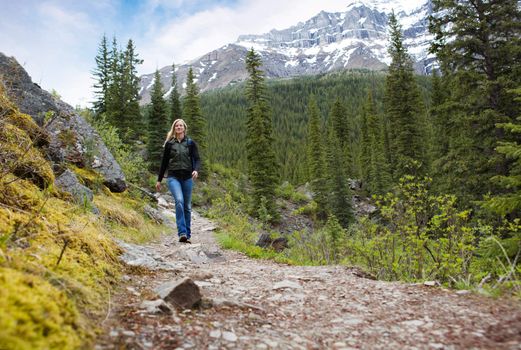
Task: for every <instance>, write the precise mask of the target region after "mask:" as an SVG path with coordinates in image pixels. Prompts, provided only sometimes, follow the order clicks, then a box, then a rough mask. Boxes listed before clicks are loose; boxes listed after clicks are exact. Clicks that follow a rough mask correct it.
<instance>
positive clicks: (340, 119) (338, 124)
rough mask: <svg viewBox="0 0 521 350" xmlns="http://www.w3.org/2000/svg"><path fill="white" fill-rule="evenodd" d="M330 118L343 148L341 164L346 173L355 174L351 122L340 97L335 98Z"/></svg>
mask: <svg viewBox="0 0 521 350" xmlns="http://www.w3.org/2000/svg"><path fill="white" fill-rule="evenodd" d="M330 118H331V120H332V123H333V130H334V131H335V135H336V136H337V139H338V141H339V142H340V149H341V150H342V156H341V158H340V159H339V160H338V161H339V165H340V166H342V167H343V168H345V171H346V174H348V175H352V174H353V169H352V168H353V167H352V164H353V160H352V158H351V149H350V148H351V143H350V140H351V136H350V134H349V124H348V120H347V112H346V109H345V107H344V105H343V104H342V102H341V101H340V98H337V99H336V100H335V103H334V104H333V107H331V113H330Z"/></svg>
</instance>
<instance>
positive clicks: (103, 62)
mask: <svg viewBox="0 0 521 350" xmlns="http://www.w3.org/2000/svg"><path fill="white" fill-rule="evenodd" d="M95 61H96V68H95V69H94V71H93V72H92V74H93V76H94V79H95V80H96V83H95V84H94V89H95V90H94V94H95V95H96V101H94V103H93V107H94V112H95V115H96V116H100V115H102V114H103V113H105V112H106V111H107V94H108V89H109V84H110V78H111V77H110V65H111V62H110V55H109V49H108V44H107V37H106V36H105V34H103V37H102V38H101V42H100V45H99V48H98V54H97V55H96V57H95Z"/></svg>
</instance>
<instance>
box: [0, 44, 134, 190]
mask: <svg viewBox="0 0 521 350" xmlns="http://www.w3.org/2000/svg"><path fill="white" fill-rule="evenodd" d="M0 79H1V80H2V81H3V83H4V85H5V88H6V90H7V95H8V96H9V98H10V99H11V101H13V102H14V103H15V104H16V105H17V106H18V107H19V109H20V111H21V112H22V113H25V114H28V115H30V116H31V117H32V118H33V119H34V120H35V121H36V122H37V123H38V125H40V126H42V127H44V128H45V129H46V131H47V133H48V134H49V136H50V142H49V144H48V146H47V147H46V151H47V154H48V156H49V157H50V158H51V159H52V160H53V161H54V162H56V163H62V162H69V163H72V164H75V165H77V166H79V167H84V166H89V167H91V168H93V169H94V170H95V171H96V172H98V173H99V174H100V175H101V176H102V177H103V181H104V184H105V185H106V186H107V187H108V188H109V189H110V190H111V191H112V192H123V191H124V190H125V189H126V183H125V177H124V175H123V172H122V171H121V168H120V166H119V164H118V163H117V162H116V160H115V159H114V157H113V156H112V154H111V153H110V151H109V150H108V149H107V147H106V146H105V144H104V143H103V141H102V140H101V138H100V137H99V135H98V134H97V133H96V131H95V130H94V129H93V128H92V126H90V124H89V123H87V122H86V121H85V119H83V118H82V117H81V116H80V115H78V113H77V112H76V111H75V110H74V108H72V107H71V106H70V105H68V104H66V103H65V102H63V101H61V100H60V99H58V98H55V97H53V96H52V95H51V94H50V93H49V92H47V91H45V90H43V89H41V88H40V87H39V86H38V85H37V84H35V83H33V82H32V80H31V77H30V76H29V75H28V74H27V72H26V71H25V70H24V68H23V67H22V66H21V65H20V64H19V63H18V62H17V61H16V60H15V59H14V58H12V57H7V56H6V55H4V54H3V53H0Z"/></svg>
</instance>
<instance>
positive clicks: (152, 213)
mask: <svg viewBox="0 0 521 350" xmlns="http://www.w3.org/2000/svg"><path fill="white" fill-rule="evenodd" d="M143 211H144V212H145V214H147V216H148V217H149V218H150V219H152V220H154V222H155V223H156V224H162V223H163V222H164V218H163V216H162V215H161V213H160V212H159V210H157V209H155V208H152V207H151V206H150V205H148V204H146V205H145V207H144V208H143Z"/></svg>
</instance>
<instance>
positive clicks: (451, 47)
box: [430, 0, 521, 202]
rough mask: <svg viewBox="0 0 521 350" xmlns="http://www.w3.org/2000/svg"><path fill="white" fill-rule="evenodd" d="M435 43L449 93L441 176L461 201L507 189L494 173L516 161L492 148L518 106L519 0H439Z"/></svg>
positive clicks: (505, 170)
mask: <svg viewBox="0 0 521 350" xmlns="http://www.w3.org/2000/svg"><path fill="white" fill-rule="evenodd" d="M433 5H434V15H433V16H432V18H431V19H430V30H431V32H432V33H433V34H434V35H435V38H434V40H433V43H432V46H431V50H432V52H434V53H436V55H437V57H438V60H439V61H440V63H441V69H442V73H443V81H444V85H445V86H446V87H447V92H448V94H449V96H448V98H447V100H446V101H445V102H444V104H443V109H444V110H445V111H447V113H450V114H448V115H447V121H448V125H447V132H446V136H447V138H448V142H449V148H448V152H447V154H446V155H445V156H443V157H442V158H441V159H440V160H439V163H440V164H443V165H444V181H445V182H446V183H447V187H449V188H450V189H451V192H453V193H456V194H457V195H458V196H459V197H460V198H462V200H463V202H468V201H472V200H476V199H481V197H482V195H483V194H485V193H492V194H498V193H500V192H502V191H504V189H502V188H501V187H498V186H496V183H495V182H491V181H489V180H490V178H491V177H494V176H506V175H507V174H508V172H509V169H510V167H511V166H512V162H511V161H510V160H509V159H507V158H506V157H505V155H504V154H502V153H501V152H497V151H496V150H495V148H496V146H497V144H498V142H509V141H511V140H512V138H513V137H514V135H513V134H510V133H506V132H505V129H504V128H498V127H497V126H496V125H497V124H498V123H501V124H503V123H513V122H514V121H515V118H516V117H517V116H519V114H520V109H521V107H520V105H519V103H516V102H515V99H514V96H513V93H512V89H514V88H517V87H518V86H520V85H521V50H519V48H520V47H521V11H520V8H519V5H518V1H516V0H502V1H476V2H460V1H457V2H453V1H447V0H434V1H433Z"/></svg>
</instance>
